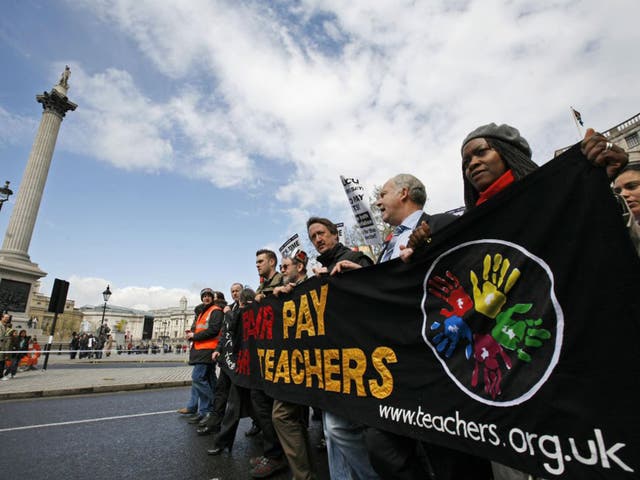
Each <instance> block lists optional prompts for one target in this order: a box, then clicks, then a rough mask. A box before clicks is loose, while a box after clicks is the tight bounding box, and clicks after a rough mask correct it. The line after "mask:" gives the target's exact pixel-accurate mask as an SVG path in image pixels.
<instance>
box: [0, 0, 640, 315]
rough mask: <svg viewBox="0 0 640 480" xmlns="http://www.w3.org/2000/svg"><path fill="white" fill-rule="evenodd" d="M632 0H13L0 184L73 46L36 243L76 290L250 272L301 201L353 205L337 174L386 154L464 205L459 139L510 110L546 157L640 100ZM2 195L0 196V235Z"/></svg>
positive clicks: (225, 280)
mask: <svg viewBox="0 0 640 480" xmlns="http://www.w3.org/2000/svg"><path fill="white" fill-rule="evenodd" d="M638 18H640V4H638V2H628V1H623V0H613V1H610V2H599V1H592V0H585V1H562V0H554V1H551V0H548V1H545V0H541V1H498V0H485V1H456V2H451V1H444V0H443V1H424V2H398V1H395V0H394V1H376V2H370V1H364V0H363V1H351V2H344V1H314V0H307V1H291V2H289V1H277V2H271V3H269V2H263V1H210V0H206V1H205V0H189V1H186V0H182V1H169V0H163V1H144V0H118V1H116V0H101V1H98V0H86V1H82V0H73V1H68V2H65V1H55V0H48V1H45V0H42V1H37V0H20V1H18V0H7V1H5V2H3V15H2V16H1V17H0V62H1V64H2V65H3V66H4V69H3V71H4V72H5V73H4V74H3V75H2V76H1V77H0V167H1V168H0V182H2V183H4V180H10V181H11V185H12V187H13V189H14V191H16V192H17V190H18V188H19V185H20V181H21V179H22V174H23V172H24V168H25V165H26V162H27V159H28V156H29V151H30V149H31V145H32V142H33V138H34V136H35V132H36V129H37V126H38V122H39V121H40V117H41V112H42V109H41V106H40V105H39V104H37V103H36V102H35V95H36V94H39V93H41V92H42V91H44V90H49V89H51V87H52V86H53V85H54V84H55V83H56V82H57V80H58V78H59V76H60V73H61V72H62V70H63V69H64V66H65V64H69V65H70V66H71V71H72V73H71V78H70V80H69V84H70V89H69V98H70V100H71V101H73V102H75V103H77V104H78V109H77V110H76V111H75V112H71V113H69V114H68V115H67V117H66V119H65V120H64V122H63V124H62V128H61V130H60V135H59V137H58V144H57V146H56V151H55V154H54V158H53V162H52V166H51V170H50V172H49V177H48V181H47V186H46V189H45V193H44V197H43V201H42V205H41V208H40V212H39V216H38V221H37V223H36V228H35V232H34V235H33V239H32V242H31V246H30V252H29V253H30V255H31V258H32V260H33V261H34V262H36V263H38V264H39V265H40V267H41V268H42V269H44V270H45V271H47V272H48V273H49V275H48V276H47V277H46V278H45V279H44V280H43V285H42V291H43V292H45V293H47V292H50V290H51V285H52V283H53V278H56V277H57V278H63V279H66V280H69V281H70V282H71V287H70V292H69V297H70V298H73V299H75V300H76V302H77V304H78V305H84V304H98V303H100V302H101V298H102V297H101V292H102V290H103V289H104V287H105V286H106V284H107V283H109V284H110V285H111V288H112V290H113V292H114V294H113V297H112V299H111V302H112V303H114V304H116V305H122V306H131V307H136V308H156V307H165V306H172V305H178V301H179V298H180V297H181V296H182V295H186V296H187V297H188V298H189V300H190V303H191V304H194V303H195V302H196V301H197V293H198V292H199V290H200V289H201V288H202V287H204V286H210V287H212V288H214V289H217V290H222V291H224V292H225V293H227V292H228V289H229V286H230V284H231V283H232V282H234V281H240V282H242V283H245V284H249V285H252V286H254V287H255V286H256V283H257V275H256V271H255V266H254V261H255V256H254V254H255V251H256V250H257V249H258V248H261V247H270V248H273V249H275V248H277V247H278V246H279V245H280V244H281V243H282V242H284V241H285V240H286V239H287V238H289V236H290V235H291V234H293V233H296V232H297V233H299V234H301V235H302V234H304V232H305V229H304V221H305V220H306V218H308V216H310V215H316V214H319V215H322V216H328V217H330V218H332V219H335V220H336V221H345V222H347V223H348V222H352V221H353V220H352V218H353V217H352V214H351V213H350V211H349V209H348V204H347V201H346V196H345V194H344V192H343V191H342V187H341V184H340V180H339V175H345V176H349V177H358V178H360V179H361V181H362V182H363V183H364V184H365V186H366V187H367V188H368V189H369V190H370V191H371V190H372V189H373V187H374V186H375V185H381V184H382V183H383V182H384V181H385V180H386V179H388V178H389V177H391V176H392V175H394V174H396V173H401V172H407V173H413V174H415V175H416V176H418V177H419V178H421V179H422V180H423V181H424V183H425V184H426V186H427V191H428V194H429V197H430V200H429V203H428V204H427V210H428V211H432V212H437V211H443V210H448V209H451V208H455V207H457V206H459V205H461V204H462V182H461V177H460V167H459V165H460V160H459V148H460V141H461V139H462V138H464V136H465V135H466V134H467V133H468V132H469V131H470V130H472V129H473V128H475V127H477V126H478V125H481V124H484V123H488V122H497V123H510V124H512V125H514V126H517V127H518V128H520V130H521V132H522V133H523V135H524V136H525V137H526V138H527V139H528V140H529V142H530V143H531V145H532V147H533V151H534V160H536V161H537V162H538V163H544V162H545V161H547V160H548V159H549V158H551V156H552V155H553V151H554V150H555V149H556V148H558V147H561V146H565V145H568V144H571V143H575V142H576V141H577V140H578V132H577V130H576V126H575V124H574V122H573V121H572V119H571V117H570V114H569V105H573V106H574V107H575V108H576V109H578V110H579V111H580V112H581V113H582V117H583V119H584V120H585V124H586V125H588V126H593V127H594V128H596V129H602V130H604V129H608V128H610V127H612V126H614V125H616V124H618V123H620V122H622V121H623V120H626V119H627V118H629V117H631V116H633V115H635V114H637V113H638V111H640V108H639V105H640V102H639V100H640V91H639V90H638V88H637V81H638V78H639V77H640V66H639V65H638V62H636V61H635V58H636V55H635V51H636V50H637V46H638V45H640V31H638V29H637V19H638ZM13 200H15V195H14V197H13V198H12V201H10V202H8V203H7V204H5V206H4V207H3V209H2V211H0V233H1V234H2V235H3V236H4V232H5V230H6V226H7V224H8V221H9V216H10V214H11V212H12V207H13Z"/></svg>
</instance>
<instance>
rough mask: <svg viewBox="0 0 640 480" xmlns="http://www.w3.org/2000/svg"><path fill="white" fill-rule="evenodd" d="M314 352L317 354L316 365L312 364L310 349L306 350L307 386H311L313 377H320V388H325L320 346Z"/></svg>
mask: <svg viewBox="0 0 640 480" xmlns="http://www.w3.org/2000/svg"><path fill="white" fill-rule="evenodd" d="M313 353H314V356H315V361H316V364H315V365H311V358H310V355H309V350H305V351H304V369H305V371H306V374H307V388H311V386H312V384H313V379H312V377H313V376H314V375H315V377H316V378H317V379H318V388H324V382H323V381H322V352H321V350H320V349H319V348H314V349H313Z"/></svg>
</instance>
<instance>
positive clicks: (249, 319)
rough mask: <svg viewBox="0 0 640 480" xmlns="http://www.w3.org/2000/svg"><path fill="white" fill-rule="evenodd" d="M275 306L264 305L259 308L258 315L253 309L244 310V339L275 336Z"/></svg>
mask: <svg viewBox="0 0 640 480" xmlns="http://www.w3.org/2000/svg"><path fill="white" fill-rule="evenodd" d="M273 317H274V315H273V308H271V305H264V306H262V307H260V308H259V309H258V316H257V317H256V316H255V315H254V313H253V310H246V311H244V312H242V332H243V337H244V340H245V341H247V339H249V338H251V337H253V338H257V339H259V340H264V339H267V340H271V339H272V338H273Z"/></svg>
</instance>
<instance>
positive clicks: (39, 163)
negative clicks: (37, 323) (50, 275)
mask: <svg viewBox="0 0 640 480" xmlns="http://www.w3.org/2000/svg"><path fill="white" fill-rule="evenodd" d="M70 74H71V70H70V69H69V66H68V65H67V66H66V68H65V70H64V72H62V75H61V76H60V80H59V81H58V83H57V84H56V85H55V86H54V87H53V88H52V89H51V91H50V92H44V93H43V94H42V95H36V101H37V102H38V103H41V104H42V108H43V110H44V111H43V113H42V119H41V120H40V126H39V127H38V133H37V134H36V138H35V141H34V142H33V147H32V148H31V153H30V154H29V161H28V162H27V167H26V169H25V171H24V176H23V177H22V182H21V183H20V188H19V190H18V195H17V196H16V202H15V205H14V207H13V211H12V213H11V219H10V220H9V225H8V226H7V231H6V233H5V236H4V242H3V244H2V250H0V310H2V311H4V310H7V311H9V312H10V313H13V314H15V316H16V318H17V319H20V318H23V317H26V310H27V305H29V300H30V297H31V294H32V290H33V285H34V284H35V282H37V281H38V279H40V278H42V277H44V276H45V275H46V272H44V271H42V270H41V269H40V267H38V265H37V264H36V263H34V262H32V261H31V258H30V257H29V244H30V243H31V236H32V235H33V228H34V226H35V224H36V218H37V216H38V210H39V209H40V201H41V200H42V193H43V191H44V186H45V183H46V182H47V175H48V174H49V167H50V165H51V158H52V157H53V149H54V148H55V146H56V140H57V138H58V131H59V130H60V124H61V123H62V119H63V118H64V116H65V114H66V113H67V112H68V111H69V110H71V111H73V110H75V109H76V107H77V105H76V104H75V103H73V102H70V101H69V99H68V98H67V89H68V88H69V83H68V82H69V75H70Z"/></svg>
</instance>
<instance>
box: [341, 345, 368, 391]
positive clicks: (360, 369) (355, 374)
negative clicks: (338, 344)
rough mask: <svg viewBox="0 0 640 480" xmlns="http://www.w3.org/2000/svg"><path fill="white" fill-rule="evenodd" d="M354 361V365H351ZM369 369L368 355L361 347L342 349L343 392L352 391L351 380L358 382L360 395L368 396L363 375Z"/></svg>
mask: <svg viewBox="0 0 640 480" xmlns="http://www.w3.org/2000/svg"><path fill="white" fill-rule="evenodd" d="M352 363H354V365H353V367H352V366H351V365H352ZM366 369H367V357H366V356H365V355H364V352H363V351H362V350H360V349H359V348H344V349H343V350H342V380H343V381H342V385H343V387H342V393H351V382H353V383H355V384H356V393H357V394H358V396H359V397H364V396H366V392H365V390H364V382H363V381H362V377H363V376H364V372H365V370H366Z"/></svg>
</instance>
